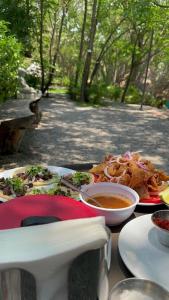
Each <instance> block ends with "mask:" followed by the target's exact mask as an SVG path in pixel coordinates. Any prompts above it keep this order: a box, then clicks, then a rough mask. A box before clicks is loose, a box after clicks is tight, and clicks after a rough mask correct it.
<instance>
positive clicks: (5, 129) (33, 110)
mask: <svg viewBox="0 0 169 300" xmlns="http://www.w3.org/2000/svg"><path fill="white" fill-rule="evenodd" d="M40 99H41V98H37V99H36V100H34V101H32V100H23V99H22V100H19V99H18V100H9V101H7V102H5V103H4V104H3V105H1V106H0V110H1V111H0V154H8V153H14V152H17V151H18V150H19V148H20V145H21V142H22V140H23V137H24V135H25V132H26V130H29V129H33V128H36V127H37V124H38V123H39V121H40V119H41V112H40V110H39V106H38V104H39V101H40Z"/></svg>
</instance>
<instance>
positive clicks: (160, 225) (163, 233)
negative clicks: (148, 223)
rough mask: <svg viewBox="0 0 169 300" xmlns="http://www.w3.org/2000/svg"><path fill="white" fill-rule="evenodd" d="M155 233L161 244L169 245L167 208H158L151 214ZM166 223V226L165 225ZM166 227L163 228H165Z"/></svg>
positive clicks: (168, 214) (168, 215) (168, 212)
mask: <svg viewBox="0 0 169 300" xmlns="http://www.w3.org/2000/svg"><path fill="white" fill-rule="evenodd" d="M151 220H152V222H153V224H154V226H155V228H156V233H157V236H158V239H159V241H160V243H161V244H163V245H164V246H167V247H169V210H168V209H166V210H158V211H156V212H154V213H153V214H152V216H151ZM167 224H168V226H167ZM166 226H167V227H168V229H165V228H167V227H166Z"/></svg>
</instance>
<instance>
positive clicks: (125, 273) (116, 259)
mask: <svg viewBox="0 0 169 300" xmlns="http://www.w3.org/2000/svg"><path fill="white" fill-rule="evenodd" d="M94 164H95V163H94ZM92 166H93V163H84V164H69V165H62V166H61V167H65V168H69V169H73V170H76V171H88V170H89V169H90V168H91V167H92ZM158 209H159V206H156V205H154V206H137V207H136V209H135V211H134V213H133V214H132V215H131V217H130V218H129V219H127V220H126V221H125V222H123V223H122V224H120V225H118V226H110V227H109V229H110V231H111V236H112V255H111V266H110V270H109V273H108V280H109V289H110V290H111V288H112V287H113V286H114V285H115V284H116V283H117V282H119V281H121V280H123V279H125V278H129V277H133V274H132V273H131V272H130V271H129V270H128V269H127V268H126V266H125V264H124V263H123V261H122V259H121V257H120V254H119V250H118V237H119V233H120V231H121V229H122V228H123V226H124V225H125V224H126V223H128V222H129V221H130V220H132V219H134V218H137V217H139V216H142V215H145V214H151V213H153V212H154V211H156V210H158ZM160 209H166V206H165V205H160ZM0 282H1V285H2V275H1V274H0ZM0 299H1V297H0ZM12 299H14V300H36V293H35V282H34V280H33V278H31V276H30V275H29V276H27V275H26V274H24V271H21V297H20V298H18V299H17V298H12ZM59 300H61V299H59ZM79 300H80V299H79ZM86 300H87V299H86Z"/></svg>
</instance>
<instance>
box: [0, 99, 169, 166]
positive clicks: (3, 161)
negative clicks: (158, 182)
mask: <svg viewBox="0 0 169 300" xmlns="http://www.w3.org/2000/svg"><path fill="white" fill-rule="evenodd" d="M41 108H42V112H43V116H42V120H41V122H40V124H39V126H38V128H36V129H35V130H30V131H28V132H27V134H26V135H25V137H24V140H23V142H22V145H21V149H20V152H19V153H16V154H12V155H7V156H0V168H4V169H8V168H13V167H16V166H22V165H25V164H38V163H46V164H48V165H57V166H60V165H66V164H73V163H77V164H83V163H86V162H91V163H92V162H97V161H98V162H99V161H101V160H102V159H103V157H104V156H105V154H108V153H113V154H119V153H124V152H125V151H127V150H131V151H141V152H142V155H144V156H146V157H147V158H149V159H151V160H152V161H153V162H154V163H155V164H156V165H157V166H159V167H160V168H163V169H165V170H166V171H168V172H169V150H168V145H169V110H168V111H165V110H158V109H155V108H151V107H146V108H144V110H143V111H140V110H139V106H137V105H117V104H116V105H115V104H111V105H109V106H107V107H104V108H92V107H80V106H77V105H76V104H75V103H73V102H72V101H70V100H69V99H68V97H67V96H66V95H55V96H54V97H50V98H44V99H42V101H41ZM9 109H10V103H9ZM0 116H1V112H0Z"/></svg>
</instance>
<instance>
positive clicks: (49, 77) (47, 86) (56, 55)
mask: <svg viewBox="0 0 169 300" xmlns="http://www.w3.org/2000/svg"><path fill="white" fill-rule="evenodd" d="M65 15H66V9H65V7H63V10H62V18H61V22H60V28H59V35H58V40H57V45H56V50H55V54H54V57H53V60H52V66H51V67H50V69H49V74H48V79H47V82H46V84H45V87H44V91H43V92H46V91H47V90H48V88H49V86H50V85H51V83H52V80H53V77H54V74H55V65H56V61H57V58H58V54H59V50H60V44H61V37H62V31H63V24H64V19H65Z"/></svg>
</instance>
